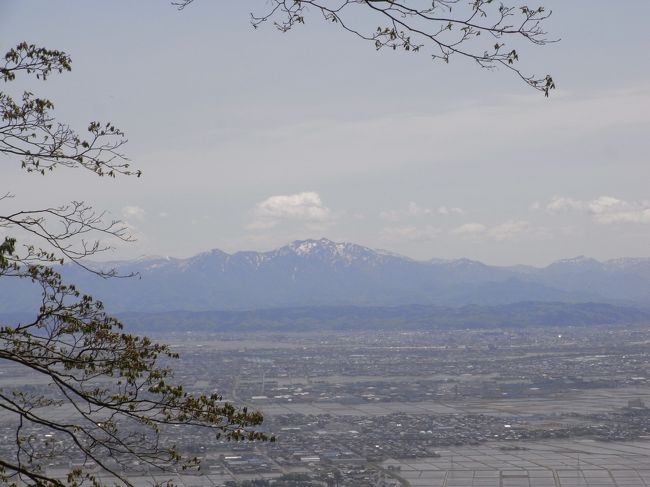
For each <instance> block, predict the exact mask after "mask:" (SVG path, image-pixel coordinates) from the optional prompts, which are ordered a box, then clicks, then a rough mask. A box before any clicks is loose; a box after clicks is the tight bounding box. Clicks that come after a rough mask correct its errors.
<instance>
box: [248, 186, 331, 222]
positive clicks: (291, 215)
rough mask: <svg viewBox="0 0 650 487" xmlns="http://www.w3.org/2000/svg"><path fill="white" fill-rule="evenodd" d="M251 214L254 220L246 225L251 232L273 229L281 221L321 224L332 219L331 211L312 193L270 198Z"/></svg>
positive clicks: (257, 206)
mask: <svg viewBox="0 0 650 487" xmlns="http://www.w3.org/2000/svg"><path fill="white" fill-rule="evenodd" d="M253 214H254V216H255V220H254V221H253V222H252V223H250V224H249V225H247V228H249V229H251V230H263V229H269V228H273V227H274V226H276V225H277V224H279V223H280V222H282V221H298V222H303V223H308V224H322V223H325V222H327V221H329V220H331V219H332V212H331V210H330V209H329V208H327V207H326V206H324V205H323V202H322V200H321V198H320V195H319V194H318V193H315V192H313V191H305V192H302V193H296V194H290V195H277V196H270V197H269V198H267V199H265V200H264V201H262V202H260V203H258V204H257V205H256V206H255V209H254V211H253Z"/></svg>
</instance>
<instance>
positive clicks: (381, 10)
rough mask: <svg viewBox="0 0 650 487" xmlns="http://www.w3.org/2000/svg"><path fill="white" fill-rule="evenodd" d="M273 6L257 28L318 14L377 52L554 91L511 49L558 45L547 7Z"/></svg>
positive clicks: (421, 2)
mask: <svg viewBox="0 0 650 487" xmlns="http://www.w3.org/2000/svg"><path fill="white" fill-rule="evenodd" d="M193 2H194V0H178V1H172V5H175V6H176V7H177V8H178V9H179V10H183V9H184V8H186V7H187V6H188V5H190V4H191V3H193ZM268 4H269V6H268V7H267V10H265V11H263V12H262V13H258V14H254V13H253V14H251V23H252V25H253V27H255V28H257V27H259V26H260V25H262V24H263V23H265V22H272V23H273V25H274V26H275V27H276V28H278V29H279V30H281V31H282V32H288V31H289V30H291V29H293V28H294V27H295V26H296V25H299V24H304V23H305V22H306V20H307V18H308V16H309V15H313V14H317V15H319V16H320V17H321V18H322V19H324V20H325V21H327V22H332V23H335V24H337V25H339V26H340V27H341V28H342V29H343V30H345V31H347V32H349V33H351V34H354V35H355V36H357V37H359V38H360V39H363V40H365V41H368V42H370V43H372V45H373V46H374V47H375V48H376V49H384V48H388V49H393V50H398V49H399V50H404V51H409V52H419V51H421V50H424V49H426V50H427V51H429V52H430V54H431V56H432V57H433V59H438V60H442V61H444V62H446V63H448V62H449V61H450V60H451V59H452V58H453V57H454V56H456V57H461V58H465V59H470V60H472V61H474V62H476V63H477V64H478V65H479V66H480V67H482V68H486V69H494V68H496V67H499V66H500V67H504V68H506V69H507V70H509V71H511V72H513V73H515V74H516V76H517V77H519V78H521V79H522V80H523V81H524V82H525V83H526V84H528V85H529V86H531V87H532V88H534V89H536V90H538V91H541V92H543V93H544V95H546V96H548V94H549V91H550V90H552V89H554V88H555V82H554V81H553V78H552V77H551V76H550V75H545V76H535V75H527V74H524V73H523V72H522V71H521V70H520V69H519V67H518V65H517V62H518V61H519V53H518V52H517V50H516V49H514V48H511V47H509V46H510V43H511V42H516V41H517V40H523V41H526V42H529V43H532V44H534V45H540V46H541V45H545V44H548V43H550V42H554V40H552V39H549V38H548V36H547V33H546V31H545V30H544V28H543V23H544V21H545V20H546V19H548V18H549V16H550V15H551V12H547V11H546V10H545V9H544V7H535V8H531V7H528V6H526V5H522V6H513V5H504V4H503V3H500V2H495V1H493V0H270V1H269V2H268ZM506 42H507V44H506Z"/></svg>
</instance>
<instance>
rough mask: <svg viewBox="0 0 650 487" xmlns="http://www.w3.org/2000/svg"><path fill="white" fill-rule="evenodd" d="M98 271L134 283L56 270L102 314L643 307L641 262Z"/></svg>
mask: <svg viewBox="0 0 650 487" xmlns="http://www.w3.org/2000/svg"><path fill="white" fill-rule="evenodd" d="M96 265H97V266H100V264H96ZM101 266H103V267H111V268H115V269H116V270H117V271H118V272H119V273H120V274H131V273H135V274H137V275H136V277H133V278H129V279H101V278H98V277H96V276H94V275H92V274H90V273H88V272H87V271H85V270H83V269H81V268H79V267H78V266H74V265H66V266H63V267H62V274H63V275H64V277H65V279H66V280H67V281H69V282H72V283H75V284H76V285H77V287H78V288H79V289H82V290H83V291H84V292H86V293H89V294H92V295H94V296H96V297H98V298H100V299H101V300H102V301H104V303H105V304H106V306H107V308H108V309H110V310H111V312H145V313H150V312H166V311H174V310H185V311H213V310H230V311H234V310H254V309H263V308H283V307H304V306H360V307H364V306H368V307H372V306H374V307H386V306H402V305H428V306H445V307H460V306H467V305H480V306H498V305H507V304H512V303H518V302H547V303H550V302H554V303H586V302H592V303H607V304H613V305H623V306H634V307H650V259H649V258H627V259H614V260H608V261H606V262H599V261H597V260H594V259H589V258H585V257H577V258H573V259H567V260H562V261H558V262H555V263H553V264H551V265H549V266H547V267H543V268H536V267H530V266H512V267H499V266H491V265H486V264H483V263H481V262H477V261H472V260H468V259H459V260H440V259H433V260H429V261H416V260H413V259H410V258H407V257H403V256H400V255H396V254H393V253H389V252H386V251H381V250H373V249H370V248H367V247H363V246H360V245H356V244H352V243H339V242H333V241H330V240H327V239H320V240H301V241H295V242H293V243H291V244H289V245H286V246H284V247H281V248H279V249H276V250H273V251H269V252H251V251H247V252H237V253H234V254H228V253H226V252H222V251H220V250H212V251H209V252H205V253H202V254H199V255H196V256H194V257H191V258H187V259H176V258H163V257H152V258H142V259H138V260H136V261H123V262H112V263H105V264H101ZM5 281H10V280H7V279H2V280H0V312H2V313H13V312H24V311H27V310H29V309H33V307H34V302H35V296H34V295H33V294H30V292H29V290H28V286H26V285H25V286H23V285H16V283H15V282H5ZM24 284H27V283H24Z"/></svg>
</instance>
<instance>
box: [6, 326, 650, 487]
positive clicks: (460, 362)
mask: <svg viewBox="0 0 650 487" xmlns="http://www.w3.org/2000/svg"><path fill="white" fill-rule="evenodd" d="M154 338H156V339H158V340H159V341H163V342H166V343H169V344H171V345H172V347H173V348H174V350H175V351H178V352H179V353H180V354H181V359H180V360H179V361H178V363H176V364H175V368H176V378H177V380H178V381H180V382H181V383H183V384H184V385H185V387H186V388H188V389H189V390H190V391H196V392H213V391H217V392H219V393H220V394H222V395H223V396H224V399H225V400H229V401H234V402H237V403H239V404H246V405H249V406H250V407H253V408H255V409H259V410H261V411H262V412H263V413H264V415H265V422H264V425H263V428H264V429H265V430H266V431H268V432H269V433H272V434H274V435H276V437H277V442H275V443H273V444H259V443H258V444H244V443H238V444H234V443H225V442H222V441H220V440H217V439H216V438H206V437H205V435H202V434H201V433H199V432H198V431H193V430H183V431H174V432H170V433H169V435H170V436H169V440H170V441H174V442H175V443H176V444H178V445H179V446H181V448H182V449H183V450H185V451H186V452H187V453H190V454H192V455H198V456H200V457H202V458H203V459H204V460H203V466H202V469H201V471H200V472H195V473H193V474H191V475H186V474H184V475H176V476H175V481H176V482H177V483H179V484H181V485H185V486H187V487H189V486H219V485H242V484H243V485H246V484H247V483H248V485H251V483H250V482H252V481H253V480H256V481H258V483H257V484H256V485H265V484H264V483H259V482H260V481H262V480H267V481H268V480H271V479H284V480H289V479H294V480H295V481H296V482H298V483H294V484H286V485H349V486H363V485H383V486H391V485H395V486H397V485H402V486H407V485H412V486H448V487H452V486H486V487H487V486H577V485H589V486H605V485H612V486H648V485H650V409H648V406H649V405H650V376H649V374H650V329H649V328H648V327H633V328H630V327H625V328H622V327H621V328H609V327H561V328H560V327H557V328H553V327H544V328H526V329H515V328H507V329H489V330H487V329H481V330H433V331H409V332H393V331H391V332H369V331H364V332H359V333H355V332H346V333H328V334H327V336H323V335H320V334H317V333H313V332H309V333H268V334H265V333H255V334H251V335H244V334H236V333H232V334H210V333H204V332H201V333H196V332H177V333H168V334H165V335H159V336H155V337H154ZM0 372H1V373H0V387H8V386H10V385H11V386H15V385H16V384H17V383H20V384H30V380H31V379H30V378H29V377H23V378H19V377H16V376H15V374H13V373H12V371H11V370H9V369H7V368H4V369H0ZM32 382H34V381H33V380H32ZM36 382H37V381H36ZM31 386H32V387H42V386H44V385H42V384H41V385H39V384H37V383H36V384H32V385H31ZM56 414H60V415H62V416H65V409H62V410H61V411H58V412H56ZM4 421H5V424H4V427H3V430H4V431H3V432H2V435H5V436H7V435H10V433H11V424H7V421H9V418H8V417H6V416H4ZM0 436H1V435H0ZM5 445H6V443H5ZM65 467H66V465H64V464H52V465H51V466H50V468H51V470H52V472H53V473H56V472H57V470H58V469H60V470H61V473H63V471H64V468H65ZM128 474H129V475H130V476H131V478H133V479H134V480H135V481H136V483H137V484H140V483H141V484H142V485H147V484H148V483H150V482H151V480H152V479H153V478H158V477H157V475H158V474H157V473H156V472H152V471H148V470H143V469H142V468H141V467H140V466H139V465H137V464H134V465H132V469H131V471H129V472H128Z"/></svg>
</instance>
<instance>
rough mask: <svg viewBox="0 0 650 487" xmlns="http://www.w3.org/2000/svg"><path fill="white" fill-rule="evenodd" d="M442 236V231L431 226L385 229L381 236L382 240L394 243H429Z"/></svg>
mask: <svg viewBox="0 0 650 487" xmlns="http://www.w3.org/2000/svg"><path fill="white" fill-rule="evenodd" d="M439 235H440V230H438V229H437V228H435V227H432V226H431V225H426V226H425V227H422V228H418V227H415V226H400V227H385V228H384V229H383V230H382V231H381V234H380V238H381V239H382V240H387V241H393V242H395V241H396V242H429V241H432V240H435V239H436V238H438V236H439Z"/></svg>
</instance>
